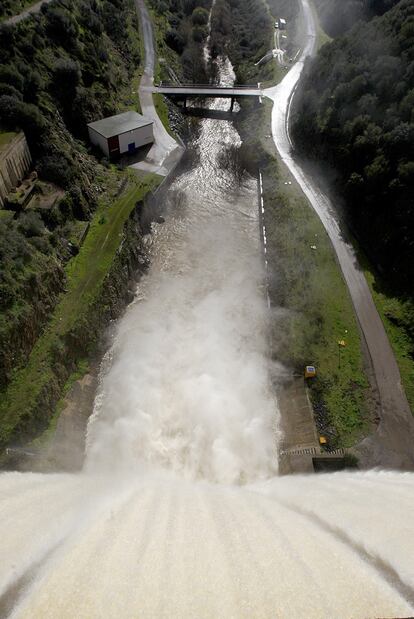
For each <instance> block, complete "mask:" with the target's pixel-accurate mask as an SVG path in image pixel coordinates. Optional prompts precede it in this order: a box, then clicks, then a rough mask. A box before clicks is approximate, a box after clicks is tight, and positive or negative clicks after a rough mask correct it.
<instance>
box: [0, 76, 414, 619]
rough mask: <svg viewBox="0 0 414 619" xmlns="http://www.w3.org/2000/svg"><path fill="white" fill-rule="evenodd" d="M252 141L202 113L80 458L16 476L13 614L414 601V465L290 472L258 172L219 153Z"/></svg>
mask: <svg viewBox="0 0 414 619" xmlns="http://www.w3.org/2000/svg"><path fill="white" fill-rule="evenodd" d="M225 68H226V67H224V69H225ZM228 69H229V67H228V66H227V72H228ZM217 105H220V103H219V102H218V103H217ZM238 139H239V138H238V136H237V133H236V132H235V130H234V128H233V127H232V125H231V124H230V123H228V122H220V123H219V122H217V121H212V120H204V121H203V122H202V123H201V133H200V136H199V138H198V139H197V141H196V143H195V147H196V148H197V150H198V153H199V161H198V162H197V163H196V164H195V166H194V167H193V168H192V169H191V171H189V172H188V173H186V174H183V175H182V176H181V177H179V179H178V180H177V181H176V182H175V183H174V185H173V187H172V188H171V190H170V191H169V195H168V201H169V208H168V212H167V215H166V223H165V224H163V225H156V226H155V228H154V234H153V235H152V238H151V241H150V243H151V245H150V247H149V251H150V253H151V257H152V266H151V269H150V272H149V273H148V275H147V276H146V277H145V278H144V280H143V281H142V282H141V283H140V285H139V288H138V291H137V299H136V301H135V302H134V303H132V304H131V306H130V307H129V308H128V311H127V312H126V315H125V316H124V318H123V319H122V320H121V321H120V323H119V326H118V331H117V336H116V338H115V344H114V346H113V350H112V351H111V355H110V363H109V369H108V370H107V371H106V372H105V375H104V376H103V380H102V386H101V391H100V394H99V397H98V399H97V403H96V407H95V412H94V415H93V419H92V421H91V424H90V428H89V433H88V450H87V458H86V464H85V469H84V471H83V473H81V474H79V475H38V474H20V473H7V474H3V475H2V476H1V477H0V496H1V500H0V526H1V531H2V534H3V535H2V542H1V559H2V560H1V562H0V615H1V616H8V615H10V616H11V617H13V618H16V619H17V618H19V619H21V618H26V619H48V618H50V619H52V618H53V619H57V618H58V619H66V618H67V619H74V618H76V619H102V618H104V619H106V618H108V619H112V618H113V619H119V618H122V619H132V618H138V617H139V618H140V619H145V618H153V619H154V618H155V619H157V618H168V619H173V618H177V619H178V618H197V619H201V618H208V619H217V618H223V619H229V618H235V619H239V618H242V617H246V618H249V619H251V618H260V619H262V618H272V619H273V618H274V617H282V618H283V617H289V618H292V617H293V618H295V617H297V618H304V617H306V618H312V617H314V618H318V619H319V618H325V617H326V618H329V619H331V618H333V617H335V618H342V617H343V618H347V619H348V618H351V617H355V618H361V617H397V616H400V617H403V616H409V615H412V614H413V612H414V610H413V603H414V596H413V589H414V562H413V557H414V524H413V513H414V477H413V475H411V474H406V475H403V474H397V473H389V472H383V473H381V472H370V473H364V474H363V473H357V474H351V473H341V474H335V475H324V476H313V477H285V478H278V477H277V476H276V473H277V471H276V461H275V454H276V448H277V439H278V435H277V425H278V424H277V422H278V411H277V403H276V401H275V399H274V396H273V394H272V391H271V389H270V385H269V375H270V372H271V371H272V372H274V371H275V369H274V368H270V367H269V362H268V359H267V341H266V339H267V312H266V304H265V301H264V294H263V289H262V280H263V272H262V266H261V255H260V243H259V234H258V206H257V188H256V184H255V182H254V181H253V180H252V179H249V178H246V179H245V180H244V182H243V183H242V186H241V187H239V186H238V184H237V183H236V182H235V179H234V178H233V175H232V173H231V171H229V170H222V169H221V168H220V166H219V165H218V160H219V156H220V153H221V152H222V151H223V148H224V147H225V146H226V145H228V144H232V143H235V142H237V140H238Z"/></svg>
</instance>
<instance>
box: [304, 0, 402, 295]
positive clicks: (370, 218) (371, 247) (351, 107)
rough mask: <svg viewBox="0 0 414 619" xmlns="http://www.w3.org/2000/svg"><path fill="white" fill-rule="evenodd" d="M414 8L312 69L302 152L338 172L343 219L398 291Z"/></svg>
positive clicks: (357, 35) (366, 30) (327, 53)
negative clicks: (344, 202) (342, 203)
mask: <svg viewBox="0 0 414 619" xmlns="http://www.w3.org/2000/svg"><path fill="white" fill-rule="evenodd" d="M413 104H414V3H413V2H412V0H402V2H400V3H399V5H398V6H396V7H395V8H394V9H392V10H391V11H389V12H388V13H387V14H386V15H384V16H383V17H379V18H375V19H373V20H372V21H371V22H369V23H367V24H359V25H357V26H356V27H355V28H354V29H353V30H352V31H351V32H350V33H349V34H347V35H346V36H344V37H343V38H339V39H337V40H335V41H333V42H332V43H331V44H328V45H325V46H324V47H323V48H322V49H321V51H320V53H319V55H318V57H317V58H316V60H315V61H314V62H312V63H311V64H310V66H308V67H307V70H306V71H305V76H304V80H303V83H302V87H301V91H300V95H299V96H298V98H297V103H296V108H295V115H294V118H293V136H294V139H295V142H296V145H297V147H298V149H300V150H301V151H303V152H306V153H307V154H311V155H314V156H316V157H318V158H319V159H321V160H323V161H326V162H327V163H328V164H329V166H332V167H333V168H334V169H335V170H336V171H337V185H338V188H339V190H340V191H341V193H342V194H343V195H344V196H345V199H346V214H347V217H348V220H349V222H350V224H351V226H352V227H353V229H354V230H355V231H356V233H357V235H358V237H359V238H360V239H361V243H362V244H363V245H364V247H365V248H366V250H367V251H368V252H369V254H370V255H371V256H372V257H373V258H374V260H375V262H376V264H377V265H378V266H379V267H381V268H382V269H383V271H384V272H385V273H386V274H388V278H389V280H390V281H392V283H393V284H394V285H395V286H397V285H399V289H400V290H401V291H405V292H407V293H412V282H413V281H414V209H413V190H414V116H413Z"/></svg>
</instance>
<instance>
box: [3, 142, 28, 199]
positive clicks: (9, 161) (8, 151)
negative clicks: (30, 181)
mask: <svg viewBox="0 0 414 619" xmlns="http://www.w3.org/2000/svg"><path fill="white" fill-rule="evenodd" d="M31 165H32V158H31V155H30V150H29V147H28V145H27V142H26V137H25V135H24V133H18V134H17V135H16V136H15V137H14V138H13V139H12V140H11V141H10V142H9V143H8V144H7V145H5V146H4V148H3V149H2V150H0V207H3V206H4V202H5V199H6V197H7V195H8V193H9V192H10V191H11V190H12V189H14V188H15V187H17V185H19V183H20V182H21V181H22V180H23V179H24V178H25V177H26V175H27V174H28V172H29V170H30V168H31Z"/></svg>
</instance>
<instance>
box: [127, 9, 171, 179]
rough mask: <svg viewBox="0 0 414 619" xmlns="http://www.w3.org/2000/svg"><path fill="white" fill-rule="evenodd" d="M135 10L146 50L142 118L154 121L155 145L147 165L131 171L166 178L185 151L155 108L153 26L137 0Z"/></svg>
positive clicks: (142, 164)
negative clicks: (146, 171) (167, 128)
mask: <svg viewBox="0 0 414 619" xmlns="http://www.w3.org/2000/svg"><path fill="white" fill-rule="evenodd" d="M135 6H136V8H137V11H138V15H139V18H140V23H141V30H142V34H143V37H144V48H145V68H144V75H143V76H142V78H141V83H140V87H139V100H140V103H141V110H142V114H143V115H144V116H146V117H147V118H151V119H152V120H153V121H154V138H155V143H154V146H153V147H152V148H151V150H150V152H149V153H148V155H147V157H146V161H143V162H140V163H137V164H134V165H133V166H131V167H136V168H139V169H143V170H148V171H152V172H158V173H159V174H163V175H166V174H167V173H168V172H169V171H170V170H171V169H172V167H173V166H174V165H175V163H176V161H177V159H178V158H179V157H180V156H181V153H182V148H181V147H180V146H179V145H178V143H177V142H176V141H175V140H174V139H173V138H172V137H171V136H170V134H169V133H168V131H167V130H166V129H165V127H164V125H163V124H162V122H161V120H160V118H159V116H158V114H157V110H156V109H155V106H154V101H153V99H152V90H153V85H154V67H155V51H154V49H155V48H154V36H153V32H152V24H151V19H150V16H149V13H148V11H147V7H146V6H145V4H144V0H135Z"/></svg>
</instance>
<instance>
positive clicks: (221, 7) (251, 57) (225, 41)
mask: <svg viewBox="0 0 414 619" xmlns="http://www.w3.org/2000/svg"><path fill="white" fill-rule="evenodd" d="M273 32H274V25H273V20H272V18H271V15H270V12H269V9H268V7H267V4H266V3H265V2H264V1H263V0H243V1H241V2H240V1H239V0H216V2H215V4H214V9H213V13H212V34H211V53H212V57H213V58H215V57H217V56H219V55H222V54H223V53H225V54H227V55H228V56H229V58H230V60H231V62H232V64H233V66H234V68H235V72H236V80H237V82H238V83H252V82H253V83H254V82H255V81H256V82H257V81H258V80H260V79H266V78H268V77H269V76H270V74H271V71H272V65H273V63H269V64H268V65H261V66H260V67H257V66H255V63H256V62H258V61H259V60H260V59H261V58H262V57H263V56H264V55H265V54H266V53H267V52H268V51H269V50H270V49H272V47H273Z"/></svg>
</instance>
